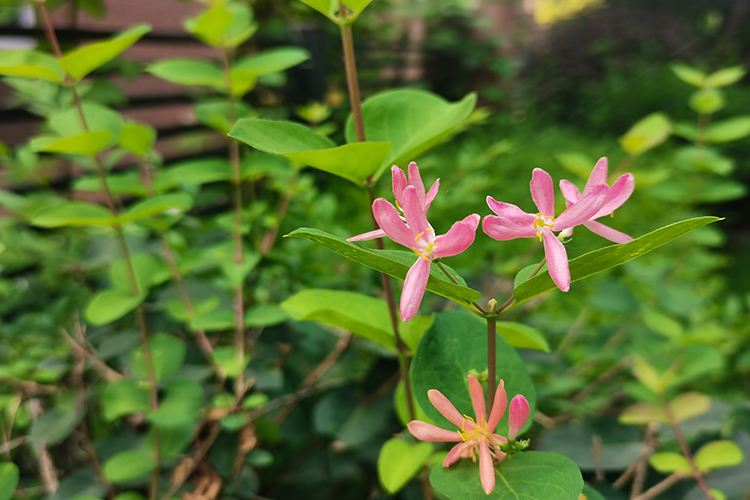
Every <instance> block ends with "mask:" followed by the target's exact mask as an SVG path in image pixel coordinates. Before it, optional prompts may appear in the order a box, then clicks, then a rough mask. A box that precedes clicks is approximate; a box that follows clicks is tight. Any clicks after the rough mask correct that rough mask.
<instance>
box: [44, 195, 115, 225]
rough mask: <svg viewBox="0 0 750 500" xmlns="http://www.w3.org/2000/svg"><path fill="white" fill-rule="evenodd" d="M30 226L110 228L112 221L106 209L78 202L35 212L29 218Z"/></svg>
mask: <svg viewBox="0 0 750 500" xmlns="http://www.w3.org/2000/svg"><path fill="white" fill-rule="evenodd" d="M31 224H32V225H34V226H39V227H62V226H112V225H114V219H113V218H112V215H111V214H110V213H109V210H107V209H106V208H104V207H102V206H100V205H92V204H90V203H84V202H80V201H79V202H73V203H66V204H63V205H52V206H49V207H44V208H42V209H40V210H37V211H36V212H34V214H33V215H32V216H31Z"/></svg>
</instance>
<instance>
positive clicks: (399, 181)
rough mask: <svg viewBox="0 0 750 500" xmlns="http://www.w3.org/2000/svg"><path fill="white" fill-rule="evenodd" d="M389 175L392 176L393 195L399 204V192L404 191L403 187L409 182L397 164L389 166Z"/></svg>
mask: <svg viewBox="0 0 750 500" xmlns="http://www.w3.org/2000/svg"><path fill="white" fill-rule="evenodd" d="M391 177H392V178H393V197H394V198H395V199H396V201H397V202H398V203H399V205H400V204H401V193H403V192H404V189H405V188H406V186H408V185H409V183H408V182H406V175H405V174H404V171H403V170H401V169H400V168H398V166H397V165H393V166H392V167H391Z"/></svg>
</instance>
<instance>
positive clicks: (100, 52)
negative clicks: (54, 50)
mask: <svg viewBox="0 0 750 500" xmlns="http://www.w3.org/2000/svg"><path fill="white" fill-rule="evenodd" d="M149 31H151V26H149V25H148V24H139V25H138V26H133V27H132V28H130V29H129V30H126V31H123V32H122V33H120V34H118V35H117V36H115V37H113V38H111V39H110V40H107V41H104V42H97V43H92V44H89V45H84V46H83V47H80V48H78V49H75V50H73V51H71V52H68V53H67V54H65V56H64V57H63V58H62V59H61V60H60V65H61V66H62V67H63V69H65V71H66V72H67V73H68V74H69V75H70V76H71V77H73V79H74V80H80V79H81V78H83V77H84V76H86V75H88V74H89V73H91V72H92V71H94V70H95V69H96V68H98V67H99V66H102V65H103V64H104V63H106V62H109V61H111V60H112V59H114V58H115V57H117V56H118V55H120V54H121V53H122V52H124V51H125V50H126V49H127V48H128V47H130V46H131V45H133V44H134V43H135V42H137V41H138V40H139V39H140V38H141V37H142V36H143V35H145V34H146V33H148V32H149Z"/></svg>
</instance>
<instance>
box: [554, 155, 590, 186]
mask: <svg viewBox="0 0 750 500" xmlns="http://www.w3.org/2000/svg"><path fill="white" fill-rule="evenodd" d="M555 159H556V160H557V161H559V162H560V164H561V165H562V166H563V167H565V169H566V170H568V171H569V172H573V173H574V174H576V175H577V176H578V177H580V178H581V179H588V178H589V174H591V168H592V167H593V166H594V165H595V164H596V160H595V159H592V158H589V157H588V156H587V155H585V154H583V153H579V152H577V151H572V152H568V153H558V154H556V155H555Z"/></svg>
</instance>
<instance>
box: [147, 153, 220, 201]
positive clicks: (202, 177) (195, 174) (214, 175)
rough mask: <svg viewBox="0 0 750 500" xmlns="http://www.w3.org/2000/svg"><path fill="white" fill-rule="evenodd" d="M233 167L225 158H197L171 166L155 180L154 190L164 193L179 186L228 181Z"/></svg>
mask: <svg viewBox="0 0 750 500" xmlns="http://www.w3.org/2000/svg"><path fill="white" fill-rule="evenodd" d="M231 178H232V167H231V165H229V162H228V161H227V160H225V159H223V158H196V159H193V160H185V161H181V162H178V163H174V164H172V165H169V166H168V167H167V168H166V169H165V170H162V171H161V172H159V173H158V174H157V175H156V177H155V178H154V190H155V191H157V192H159V193H162V192H164V191H169V190H171V189H174V188H176V187H179V186H190V185H201V184H207V183H209V182H218V181H228V180H230V179H231Z"/></svg>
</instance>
